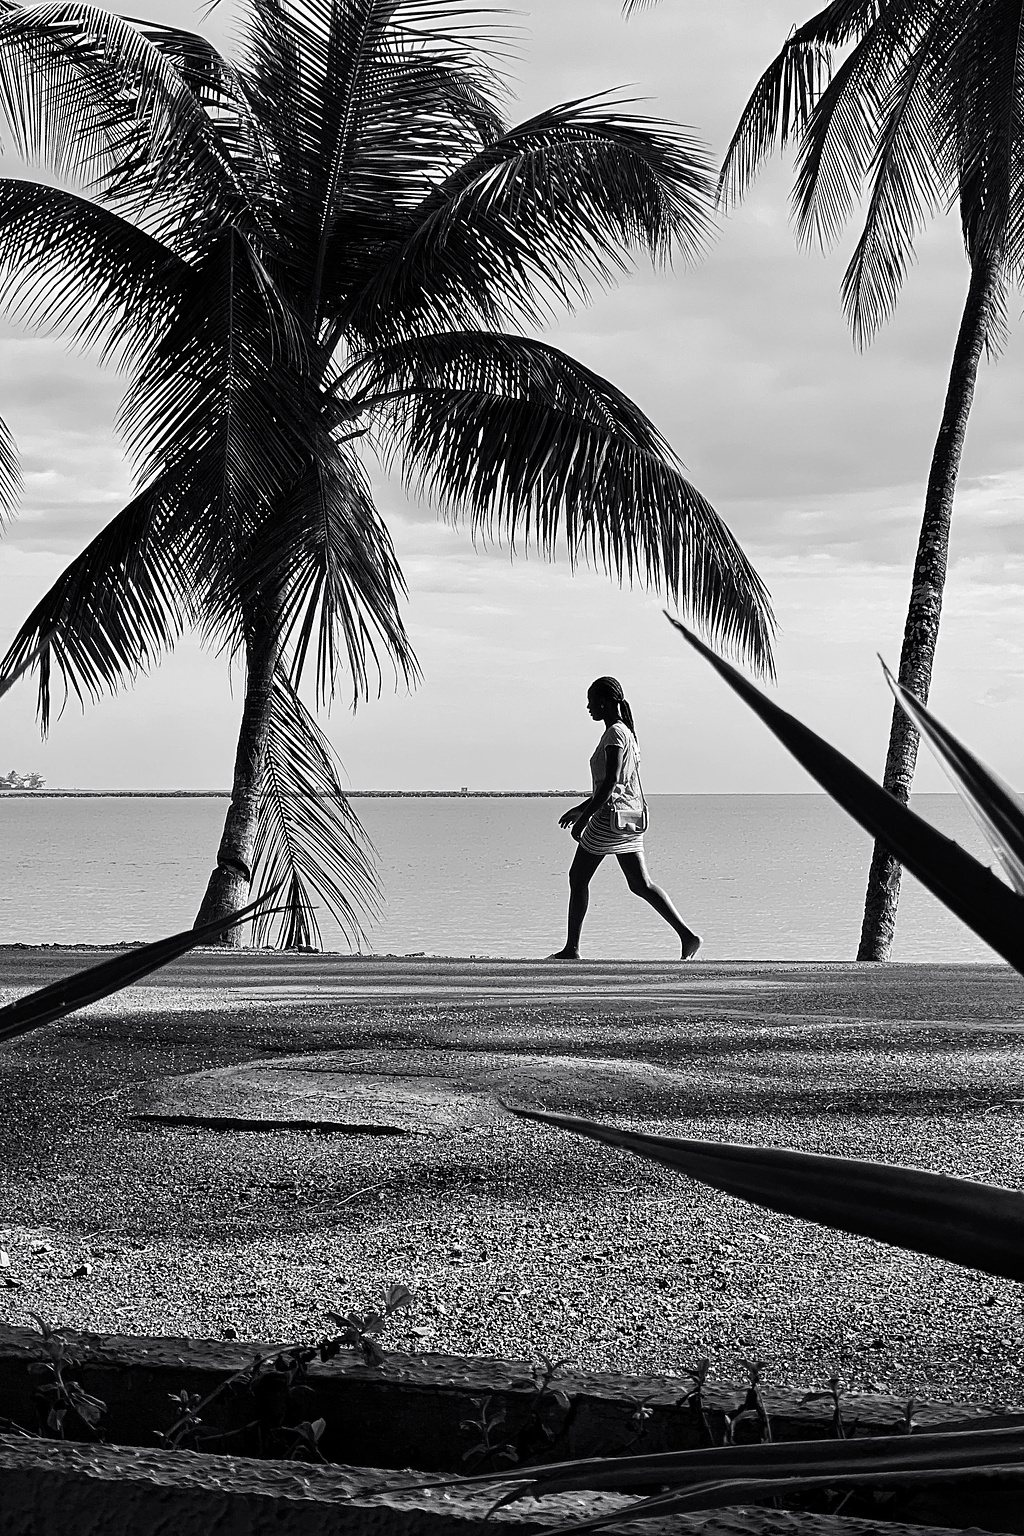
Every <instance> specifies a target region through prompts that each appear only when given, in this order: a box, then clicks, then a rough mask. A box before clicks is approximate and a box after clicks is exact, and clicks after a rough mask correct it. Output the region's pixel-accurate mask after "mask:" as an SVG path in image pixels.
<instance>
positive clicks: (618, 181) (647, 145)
mask: <svg viewBox="0 0 1024 1536" xmlns="http://www.w3.org/2000/svg"><path fill="white" fill-rule="evenodd" d="M711 200H712V179H711V174H710V162H709V160H708V158H707V152H706V150H705V148H704V146H703V145H702V144H700V143H699V142H698V141H697V140H696V139H694V138H693V137H692V136H691V135H690V134H688V133H687V132H686V131H685V130H683V129H679V128H675V127H672V126H670V125H668V124H666V123H659V122H653V121H651V122H647V121H644V120H641V119H638V118H636V117H633V116H627V115H626V114H625V113H624V112H623V111H622V103H617V102H614V101H611V102H608V101H600V100H597V99H593V98H585V99H581V100H579V101H571V102H566V103H564V104H563V105H561V106H558V107H553V108H551V109H550V110H549V111H547V112H544V113H541V114H539V115H538V116H537V117H534V118H531V119H530V120H529V121H527V122H525V123H521V124H520V125H519V126H518V127H515V128H512V129H510V130H509V131H508V132H507V133H505V134H503V135H502V136H501V137H500V138H498V139H496V140H495V141H494V142H493V143H490V144H488V145H486V146H485V147H483V148H481V149H480V150H479V152H478V153H477V154H476V155H474V156H472V157H471V158H470V159H469V160H467V161H466V162H465V163H464V164H463V165H460V166H459V167H458V169H457V170H455V171H453V172H452V174H451V175H450V176H449V177H447V178H446V179H445V180H444V181H442V182H441V183H440V185H439V186H437V187H436V188H434V189H433V190H432V191H431V192H429V193H428V194H427V196H426V197H425V198H424V200H423V203H422V204H421V206H420V207H419V208H418V209H416V210H414V211H413V212H412V213H411V214H410V217H409V229H408V234H407V235H406V237H405V238H404V239H403V240H401V241H400V242H399V243H397V244H396V245H395V246H394V248H393V250H392V251H391V253H390V254H389V255H388V256H387V257H386V259H385V260H384V261H383V262H380V263H379V264H378V266H377V269H376V270H375V271H374V272H373V274H372V276H371V277H370V279H369V281H368V282H367V283H366V286H365V287H364V289H363V291H362V292H361V293H359V294H356V295H354V297H353V304H352V308H351V312H350V320H349V323H350V324H351V325H353V326H354V327H355V328H356V329H357V330H359V331H361V332H363V333H364V334H366V335H369V336H374V335H379V334H380V333H381V332H384V333H389V332H391V333H394V332H395V331H396V330H398V331H402V330H404V331H406V332H408V331H422V330H425V329H426V330H432V331H436V330H439V329H444V328H454V329H462V328H464V327H467V326H470V325H479V324H484V325H495V324H501V323H503V322H505V321H507V320H514V321H516V322H517V323H518V322H521V321H522V320H527V321H531V322H534V323H541V322H543V321H544V320H546V319H547V318H549V316H550V314H551V311H552V308H553V307H554V306H561V307H564V306H566V305H568V306H569V307H572V305H573V304H574V303H576V302H577V301H579V300H580V299H583V298H585V297H586V295H587V293H588V292H589V289H590V287H591V286H592V285H593V284H594V283H609V282H611V281H612V280H613V279H615V278H616V277H618V276H619V275H620V274H621V273H622V272H623V271H624V270H625V265H626V255H627V253H628V252H630V251H636V250H644V251H647V252H648V253H649V254H650V255H651V257H652V258H653V259H654V260H656V261H661V260H664V259H666V258H667V256H668V254H669V252H670V250H671V249H673V248H676V249H679V250H681V251H683V252H684V253H685V254H687V255H696V254H697V253H698V252H699V251H701V250H702V249H703V247H704V245H705V244H706V241H707V238H708V235H709V233H710V208H711Z"/></svg>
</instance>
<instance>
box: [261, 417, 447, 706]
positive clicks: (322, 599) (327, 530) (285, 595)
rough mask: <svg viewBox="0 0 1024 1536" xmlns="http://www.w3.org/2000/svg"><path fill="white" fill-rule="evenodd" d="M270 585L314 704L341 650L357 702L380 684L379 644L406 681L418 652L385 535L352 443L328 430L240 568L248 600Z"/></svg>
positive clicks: (297, 674) (328, 691)
mask: <svg viewBox="0 0 1024 1536" xmlns="http://www.w3.org/2000/svg"><path fill="white" fill-rule="evenodd" d="M268 585H273V586H274V587H275V589H276V590H278V591H279V592H280V613H281V619H280V627H281V636H282V642H283V643H284V644H286V645H289V646H290V647H291V649H292V657H293V661H292V668H291V675H292V679H293V681H294V682H295V683H296V684H297V683H298V681H299V679H300V678H301V676H302V674H303V671H304V668H305V665H306V662H307V659H308V657H309V655H310V652H311V651H315V657H316V688H317V698H318V701H320V702H327V701H328V700H329V699H330V698H331V697H332V695H333V692H334V688H335V683H336V680H337V674H338V671H339V667H340V664H341V652H342V650H343V651H344V654H345V657H346V659H347V662H348V667H349V671H350V673H351V677H352V692H353V703H355V702H356V700H357V699H358V698H360V697H366V696H368V694H369V691H370V669H371V667H375V668H376V673H377V691H378V692H379V691H380V688H381V685H382V673H381V664H380V657H379V655H378V650H377V647H378V645H381V646H383V649H384V650H385V652H386V653H387V655H388V656H389V658H390V659H391V662H392V664H393V666H394V668H395V671H396V674H397V675H400V676H401V677H402V678H403V679H404V681H405V682H406V683H407V684H408V683H411V682H413V681H414V680H415V679H416V677H417V676H418V667H417V664H416V658H415V656H414V654H413V651H412V647H411V645H410V642H409V637H408V635H407V634H406V631H405V626H404V624H403V622H402V616H401V612H400V609H399V600H400V598H401V597H404V595H405V590H406V588H405V582H404V580H403V577H402V573H401V570H400V568H399V565H398V561H397V559H396V558H395V551H394V546H393V544H392V542H391V537H390V535H389V533H388V531H387V529H386V527H385V526H384V523H383V522H382V520H381V518H380V515H379V513H378V512H377V509H376V507H375V505H374V503H373V497H372V494H371V491H370V486H369V482H368V480H367V478H366V473H365V470H364V469H363V467H362V465H361V464H360V462H359V460H358V459H357V458H356V456H355V454H354V452H353V451H352V449H351V447H350V446H349V445H347V444H345V443H342V442H336V441H332V439H331V438H330V437H329V436H328V435H327V434H326V433H325V435H324V438H323V440H322V442H321V444H320V446H319V448H318V450H317V451H316V452H315V453H314V454H313V456H312V458H311V461H310V463H309V464H308V466H307V468H306V471H305V473H304V474H303V475H302V477H301V478H300V479H299V480H298V482H297V483H296V485H295V486H294V487H293V488H292V489H291V491H290V492H289V493H288V495H287V496H285V497H284V498H282V499H281V500H280V501H277V502H275V503H274V505H273V506H272V508H270V510H269V512H268V515H267V517H266V518H265V520H264V523H263V525H262V527H261V528H260V529H259V531H258V534H256V535H255V536H254V538H253V540H252V542H251V547H250V552H249V554H248V556H247V558H246V559H245V560H244V561H243V562H242V564H241V567H240V570H239V573H238V589H239V591H240V593H241V598H242V601H243V603H244V601H245V599H246V596H247V595H248V594H250V593H251V594H253V595H255V594H257V593H259V592H260V591H261V590H262V589H264V588H265V587H267V586H268Z"/></svg>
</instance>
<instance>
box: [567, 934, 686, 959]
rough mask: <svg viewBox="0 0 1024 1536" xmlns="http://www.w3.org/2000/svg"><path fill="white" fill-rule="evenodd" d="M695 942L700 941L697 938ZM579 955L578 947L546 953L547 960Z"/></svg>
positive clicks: (575, 957) (570, 957) (571, 957)
mask: <svg viewBox="0 0 1024 1536" xmlns="http://www.w3.org/2000/svg"><path fill="white" fill-rule="evenodd" d="M697 943H698V944H699V943H700V940H699V939H698V940H697ZM579 957H580V952H579V950H578V949H560V950H559V951H558V953H557V954H554V955H548V959H549V960H578V959H579Z"/></svg>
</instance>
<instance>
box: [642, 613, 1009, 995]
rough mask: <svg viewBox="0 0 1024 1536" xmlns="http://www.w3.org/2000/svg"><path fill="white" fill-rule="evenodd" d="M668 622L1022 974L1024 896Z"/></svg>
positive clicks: (807, 765) (849, 809)
mask: <svg viewBox="0 0 1024 1536" xmlns="http://www.w3.org/2000/svg"><path fill="white" fill-rule="evenodd" d="M666 618H668V620H669V622H670V623H671V624H673V625H675V627H676V629H678V630H679V633H680V634H681V635H682V636H683V638H684V639H685V640H687V641H688V642H689V643H690V645H692V646H693V647H694V649H695V650H696V651H699V653H700V654H701V655H702V656H703V657H705V659H706V660H707V661H709V662H710V663H711V665H712V666H713V667H714V669H715V671H716V672H717V673H718V674H719V676H720V677H722V678H724V679H725V681H726V682H727V683H728V684H729V687H730V688H732V689H733V691H734V692H735V693H738V694H739V696H740V698H741V699H743V700H744V702H745V703H747V704H749V705H750V708H751V709H752V710H753V711H754V713H755V714H756V715H759V716H760V718H761V719H762V720H763V721H764V723H765V724H766V725H767V727H768V729H769V730H770V731H771V732H772V734H773V735H775V736H777V737H778V739H779V741H781V742H782V744H783V746H785V747H786V748H787V749H788V750H789V751H790V752H792V754H793V756H794V757H795V758H796V760H797V762H799V763H800V764H801V765H802V766H803V767H804V768H806V769H807V772H808V773H809V774H810V775H811V777H812V778H814V779H816V780H817V781H818V783H819V784H820V785H821V786H822V788H823V789H826V790H827V791H828V793H829V794H830V795H831V796H832V798H833V800H835V801H836V802H837V803H838V804H839V805H841V806H842V807H843V809H844V810H845V811H847V812H848V813H849V815H851V816H852V817H853V819H854V820H855V821H857V822H859V823H860V825H861V826H862V827H863V828H864V829H865V831H867V832H870V833H871V834H872V836H873V837H876V838H878V839H879V841H880V842H882V843H884V844H885V846H886V847H887V848H888V849H889V850H890V851H891V853H892V854H893V857H894V858H897V859H899V861H900V863H901V864H903V865H904V866H905V867H906V868H907V869H909V870H910V872H911V874H912V875H915V876H916V877H917V879H918V880H920V882H921V884H922V885H924V886H926V887H927V888H928V890H930V891H931V892H932V894H933V895H934V896H937V897H938V898H939V900H940V901H941V902H944V903H945V905H946V906H947V907H948V908H949V909H950V911H951V912H955V913H956V915H957V917H959V918H960V919H961V921H962V922H964V923H966V924H967V926H968V927H969V928H972V929H973V930H974V932H975V933H976V934H978V936H979V937H980V938H982V939H984V940H985V942H986V944H991V946H992V948H993V949H994V950H996V951H997V953H999V954H1000V955H1002V957H1003V959H1004V960H1008V961H1009V962H1010V964H1011V965H1012V966H1014V967H1015V969H1016V970H1018V971H1020V972H1021V973H1022V974H1024V897H1021V896H1018V895H1016V894H1015V892H1013V891H1011V890H1008V889H1007V887H1006V886H1005V885H1004V884H1003V882H1002V880H1000V879H998V877H997V876H996V875H994V874H993V873H992V872H991V870H989V869H986V868H985V866H984V865H983V864H980V863H979V862H978V860H977V859H974V858H972V857H971V855H970V854H969V853H966V852H965V851H964V849H963V848H961V847H960V846H959V844H957V843H954V842H953V841H952V839H951V838H948V837H944V836H943V834H942V833H941V832H936V830H935V828H934V827H931V826H929V825H928V823H927V822H926V821H924V820H922V818H921V817H920V816H918V815H916V814H915V813H914V812H913V811H911V810H909V809H908V807H907V806H905V805H903V804H902V802H901V801H899V800H897V799H896V797H895V796H894V795H890V794H889V793H888V791H887V790H884V789H882V788H881V786H880V785H878V784H876V783H875V781H874V780H873V779H872V778H870V777H869V776H868V775H867V774H866V773H864V771H863V770H862V769H860V768H858V767H857V766H856V764H855V763H851V762H850V760H849V758H847V757H844V756H843V754H842V753H841V752H837V751H836V749H835V747H832V746H829V744H828V742H827V741H823V740H822V738H821V737H820V736H817V735H815V733H814V732H813V731H811V730H808V728H807V726H805V725H802V724H801V723H800V721H799V720H796V719H794V717H793V716H792V715H790V714H787V713H786V711H785V710H783V709H780V708H779V707H778V705H777V704H773V703H772V701H771V700H770V699H767V698H765V696H764V694H762V693H760V692H759V690H758V689H757V688H755V687H754V686H753V684H752V683H750V682H748V680H747V679H746V678H745V677H744V676H743V675H742V674H741V673H739V672H737V671H736V669H735V667H731V666H730V665H729V663H728V662H727V661H723V660H722V658H721V657H720V656H716V655H715V653H714V652H713V651H711V650H709V649H708V647H707V646H706V645H703V644H702V643H701V641H700V640H698V639H697V637H696V635H693V634H691V633H690V631H689V630H688V629H686V628H685V627H684V626H683V625H682V624H680V623H679V622H678V621H677V620H676V619H673V618H672V616H671V614H666Z"/></svg>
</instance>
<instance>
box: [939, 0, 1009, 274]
mask: <svg viewBox="0 0 1024 1536" xmlns="http://www.w3.org/2000/svg"><path fill="white" fill-rule="evenodd" d="M948 12H949V15H948V17H947V28H946V35H945V36H944V37H943V39H942V43H943V46H942V50H941V57H940V60H939V67H938V69H937V71H936V74H937V94H938V96H939V100H940V102H941V105H942V107H943V108H944V109H945V110H944V122H943V130H944V131H943V133H942V136H941V139H940V141H939V143H940V149H941V150H942V151H943V159H944V161H945V162H946V165H947V175H948V178H949V180H950V181H951V182H953V183H954V184H955V185H957V186H958V188H959V195H960V211H961V218H962V224H963V233H964V243H965V246H966V248H967V254H968V256H969V257H970V259H971V261H972V262H974V261H976V260H979V259H984V260H985V261H987V262H989V263H990V264H991V265H994V266H1000V265H1003V264H1007V265H1008V268H1009V270H1010V271H1012V272H1013V273H1014V275H1015V277H1016V280H1017V281H1018V282H1019V281H1020V279H1021V276H1022V275H1024V119H1022V105H1024V5H1022V4H1021V0H1002V3H1000V4H997V5H971V4H969V3H968V0H950V3H949V5H948Z"/></svg>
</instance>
